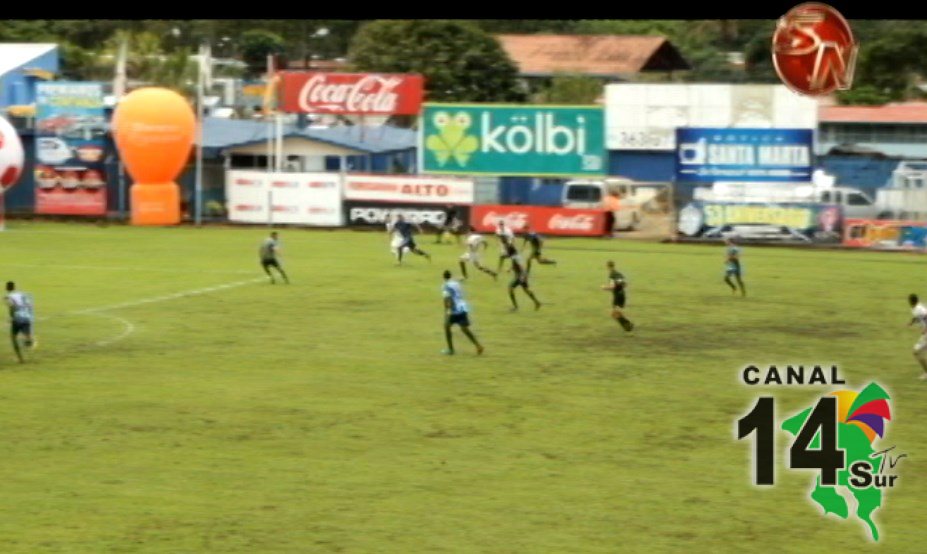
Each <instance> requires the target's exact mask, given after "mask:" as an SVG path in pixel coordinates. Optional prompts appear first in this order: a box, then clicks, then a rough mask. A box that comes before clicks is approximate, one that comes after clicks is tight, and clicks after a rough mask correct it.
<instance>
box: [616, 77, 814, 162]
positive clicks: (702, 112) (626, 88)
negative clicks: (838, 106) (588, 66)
mask: <svg viewBox="0 0 927 554" xmlns="http://www.w3.org/2000/svg"><path fill="white" fill-rule="evenodd" d="M817 124H818V105H817V101H816V100H815V99H813V98H809V97H805V96H802V95H800V94H797V93H795V92H792V91H791V90H789V89H788V88H787V87H785V86H783V85H676V84H647V85H642V84H613V85H607V86H606V87H605V134H606V148H607V149H609V150H674V149H675V148H676V129H677V128H682V127H708V128H727V127H733V128H749V129H769V128H773V129H816V128H817Z"/></svg>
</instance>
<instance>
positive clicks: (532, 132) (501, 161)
mask: <svg viewBox="0 0 927 554" xmlns="http://www.w3.org/2000/svg"><path fill="white" fill-rule="evenodd" d="M420 128H421V132H420V141H421V142H420V147H419V153H420V154H419V155H420V156H421V164H420V167H421V168H422V172H423V173H445V174H459V175H468V174H469V175H472V174H480V173H484V174H485V173H488V174H495V175H531V176H544V175H604V174H605V128H604V113H603V110H602V108H601V107H600V106H526V105H514V104H513V105H504V104H431V103H429V104H425V105H424V109H423V111H422V120H421V126H420Z"/></svg>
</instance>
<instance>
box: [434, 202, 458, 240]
mask: <svg viewBox="0 0 927 554" xmlns="http://www.w3.org/2000/svg"><path fill="white" fill-rule="evenodd" d="M458 229H460V220H459V219H457V208H456V207H454V205H453V204H448V205H447V208H445V209H444V224H443V225H442V226H441V227H439V228H438V236H437V237H435V244H440V243H441V239H442V238H443V237H444V233H450V234H452V235H454V238H455V239H457V244H460V233H458V232H457V231H458Z"/></svg>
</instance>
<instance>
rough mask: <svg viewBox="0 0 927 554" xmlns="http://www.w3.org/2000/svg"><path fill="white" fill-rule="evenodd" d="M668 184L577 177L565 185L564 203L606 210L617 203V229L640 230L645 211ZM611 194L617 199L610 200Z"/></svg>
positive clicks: (615, 212) (616, 178)
mask: <svg viewBox="0 0 927 554" xmlns="http://www.w3.org/2000/svg"><path fill="white" fill-rule="evenodd" d="M661 190H666V185H665V184H655V183H640V182H635V181H632V180H630V179H625V178H622V177H609V178H606V179H575V180H572V181H567V182H566V183H565V184H564V186H563V198H562V200H561V203H562V204H563V207H564V208H577V209H606V207H607V206H610V205H615V204H617V206H618V209H616V210H612V213H613V214H614V215H615V219H614V221H615V224H614V227H613V229H616V230H634V229H637V228H638V226H639V225H640V223H641V220H642V219H643V217H644V214H645V213H646V212H647V211H648V209H649V208H651V207H652V205H653V204H655V203H656V199H657V197H658V196H659V194H660V192H661ZM608 196H612V197H613V198H614V199H615V200H614V201H610V200H609V199H608Z"/></svg>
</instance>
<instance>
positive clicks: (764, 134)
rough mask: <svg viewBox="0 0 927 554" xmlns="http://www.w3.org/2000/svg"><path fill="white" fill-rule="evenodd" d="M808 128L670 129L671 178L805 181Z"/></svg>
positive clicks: (810, 155)
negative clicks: (673, 155)
mask: <svg viewBox="0 0 927 554" xmlns="http://www.w3.org/2000/svg"><path fill="white" fill-rule="evenodd" d="M813 137H814V135H813V131H812V130H811V129H694V128H681V129H676V181H681V182H696V183H713V182H716V181H777V182H806V183H807V182H811V171H812V166H813V150H812V145H813V140H814V138H813Z"/></svg>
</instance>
